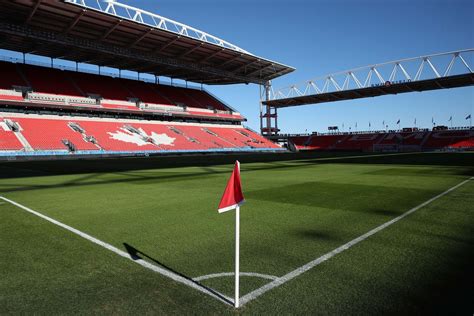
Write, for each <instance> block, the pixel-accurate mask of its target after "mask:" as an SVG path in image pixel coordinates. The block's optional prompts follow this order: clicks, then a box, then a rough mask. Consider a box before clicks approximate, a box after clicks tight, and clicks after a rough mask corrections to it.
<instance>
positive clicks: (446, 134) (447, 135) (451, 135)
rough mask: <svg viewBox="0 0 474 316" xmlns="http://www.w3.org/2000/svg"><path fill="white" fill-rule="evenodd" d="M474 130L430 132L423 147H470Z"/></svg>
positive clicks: (473, 139) (473, 137) (473, 138)
mask: <svg viewBox="0 0 474 316" xmlns="http://www.w3.org/2000/svg"><path fill="white" fill-rule="evenodd" d="M473 143H474V131H436V132H431V133H430V135H429V138H428V140H427V141H426V143H425V145H424V147H425V148H432V149H438V148H462V147H472V146H473Z"/></svg>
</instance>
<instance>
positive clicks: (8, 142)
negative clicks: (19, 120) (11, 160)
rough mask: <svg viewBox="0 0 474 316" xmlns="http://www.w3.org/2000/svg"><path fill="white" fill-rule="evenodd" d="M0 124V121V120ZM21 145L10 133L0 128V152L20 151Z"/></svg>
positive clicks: (13, 134)
mask: <svg viewBox="0 0 474 316" xmlns="http://www.w3.org/2000/svg"><path fill="white" fill-rule="evenodd" d="M0 122H1V120H0ZM22 149H23V145H22V144H21V142H20V141H19V140H18V138H17V137H16V135H15V133H13V132H12V131H6V130H4V129H3V128H2V127H1V126H0V150H8V151H9V150H22Z"/></svg>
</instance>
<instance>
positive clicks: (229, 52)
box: [0, 0, 294, 84]
mask: <svg viewBox="0 0 474 316" xmlns="http://www.w3.org/2000/svg"><path fill="white" fill-rule="evenodd" d="M101 3H102V5H101ZM0 7H1V10H0V48H3V49H9V50H14V51H19V52H23V53H30V54H36V55H42V56H47V57H51V58H61V59H66V60H72V61H76V62H81V63H90V64H95V65H99V66H106V67H113V68H119V69H127V70H131V71H137V72H141V73H151V74H154V75H157V76H166V77H171V78H177V79H182V80H188V81H193V82H198V83H204V84H234V83H257V84H262V83H264V82H266V81H268V80H272V79H274V78H277V77H279V76H282V75H285V74H287V73H290V72H292V71H293V70H294V68H292V67H289V66H286V65H283V64H280V63H277V62H274V61H271V60H268V59H264V58H261V57H258V56H255V55H253V54H251V53H249V52H247V51H245V50H243V49H241V48H239V47H238V46H236V45H233V44H231V43H229V42H227V41H224V40H222V39H220V38H217V37H215V36H212V35H210V34H207V33H205V32H202V31H199V30H197V29H195V28H192V27H189V26H186V25H184V24H181V23H178V22H175V21H172V20H170V19H166V18H163V17H161V16H158V15H156V14H153V13H149V12H146V11H143V10H140V9H137V8H133V7H131V6H127V5H123V4H120V3H117V2H114V1H110V0H108V1H95V0H94V1H92V0H91V1H88V0H0Z"/></svg>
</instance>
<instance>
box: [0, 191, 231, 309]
mask: <svg viewBox="0 0 474 316" xmlns="http://www.w3.org/2000/svg"><path fill="white" fill-rule="evenodd" d="M0 199H2V200H3V201H5V202H8V203H10V204H12V205H15V206H16V207H18V208H21V209H23V210H25V211H27V212H29V213H31V214H33V215H36V216H38V217H40V218H42V219H44V220H46V221H48V222H50V223H52V224H55V225H57V226H59V227H62V228H64V229H66V230H68V231H70V232H72V233H74V234H76V235H78V236H80V237H82V238H84V239H87V240H89V241H91V242H93V243H95V244H97V245H99V246H101V247H103V248H105V249H107V250H110V251H112V252H114V253H116V254H117V255H119V256H121V257H124V258H126V259H129V260H131V261H132V262H135V263H137V264H139V265H141V266H142V267H145V268H147V269H150V270H152V271H154V272H157V273H159V274H161V275H163V276H166V277H168V278H170V279H172V280H173V281H176V282H179V283H182V284H184V285H187V286H189V287H191V288H193V289H196V290H198V291H200V292H202V293H204V294H207V295H209V296H211V297H213V298H215V299H218V300H219V301H221V302H223V303H225V304H229V305H233V302H232V299H230V298H228V297H227V296H225V295H223V294H221V293H218V292H217V291H214V290H212V289H209V288H207V287H205V286H204V285H201V284H199V283H197V282H196V281H193V280H190V279H188V278H186V277H184V276H181V275H179V274H177V273H174V272H171V271H169V270H166V269H164V268H161V267H159V266H156V265H154V264H151V263H149V262H147V261H145V260H143V259H134V258H132V256H131V255H130V254H129V253H128V252H125V251H122V250H120V249H118V248H116V247H114V246H112V245H111V244H108V243H106V242H104V241H101V240H99V239H97V238H95V237H92V236H91V235H88V234H86V233H84V232H82V231H80V230H78V229H75V228H73V227H71V226H68V225H66V224H64V223H61V222H59V221H57V220H55V219H53V218H51V217H48V216H46V215H43V214H41V213H39V212H37V211H34V210H32V209H30V208H29V207H26V206H24V205H21V204H19V203H17V202H15V201H13V200H10V199H7V198H5V197H3V196H0Z"/></svg>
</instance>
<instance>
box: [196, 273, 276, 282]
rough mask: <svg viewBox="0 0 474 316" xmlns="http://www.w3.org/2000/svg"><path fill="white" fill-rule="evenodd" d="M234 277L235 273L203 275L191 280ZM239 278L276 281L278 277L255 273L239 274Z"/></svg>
mask: <svg viewBox="0 0 474 316" xmlns="http://www.w3.org/2000/svg"><path fill="white" fill-rule="evenodd" d="M234 275H235V272H222V273H213V274H208V275H203V276H200V277H197V278H193V280H194V281H203V280H208V279H214V278H222V277H229V276H234ZM239 276H249V277H256V278H261V279H267V280H276V279H278V277H277V276H274V275H269V274H261V273H255V272H240V273H239Z"/></svg>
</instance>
